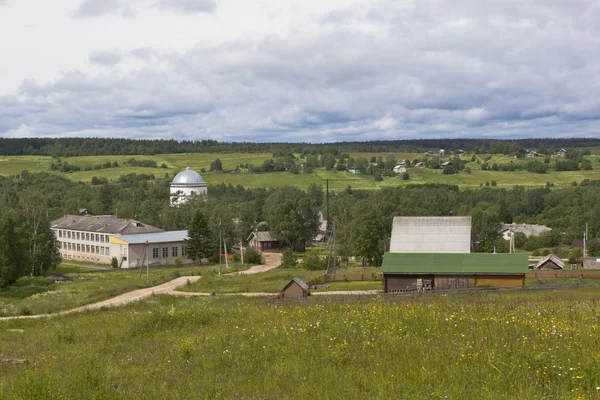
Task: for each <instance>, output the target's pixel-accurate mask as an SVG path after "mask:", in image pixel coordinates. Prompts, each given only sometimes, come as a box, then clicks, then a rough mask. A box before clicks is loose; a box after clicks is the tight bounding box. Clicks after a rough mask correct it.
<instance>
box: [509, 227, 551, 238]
mask: <svg viewBox="0 0 600 400" xmlns="http://www.w3.org/2000/svg"><path fill="white" fill-rule="evenodd" d="M550 230H551V229H550V228H548V227H547V226H544V225H537V224H502V228H500V233H504V232H506V231H512V232H514V233H517V232H521V233H524V234H525V236H527V237H529V236H531V235H533V236H539V235H540V234H541V233H542V232H546V231H550Z"/></svg>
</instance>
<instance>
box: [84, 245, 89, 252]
mask: <svg viewBox="0 0 600 400" xmlns="http://www.w3.org/2000/svg"><path fill="white" fill-rule="evenodd" d="M85 252H86V253H89V252H90V245H89V244H86V245H85Z"/></svg>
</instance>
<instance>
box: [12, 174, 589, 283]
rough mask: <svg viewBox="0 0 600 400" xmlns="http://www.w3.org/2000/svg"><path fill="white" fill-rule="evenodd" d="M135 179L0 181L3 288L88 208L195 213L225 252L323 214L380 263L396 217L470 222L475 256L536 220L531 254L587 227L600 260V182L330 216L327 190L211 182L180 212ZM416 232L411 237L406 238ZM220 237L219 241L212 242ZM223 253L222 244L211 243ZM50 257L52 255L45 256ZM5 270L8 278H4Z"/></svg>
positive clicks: (308, 228) (419, 188)
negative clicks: (51, 225)
mask: <svg viewBox="0 0 600 400" xmlns="http://www.w3.org/2000/svg"><path fill="white" fill-rule="evenodd" d="M142 178H143V179H136V175H135V174H130V175H127V178H123V179H119V180H118V181H116V182H103V183H101V184H99V185H96V186H90V185H88V184H84V183H81V182H73V181H71V180H68V179H65V178H62V177H60V176H56V175H53V174H49V173H35V174H34V173H30V174H25V175H21V177H20V178H2V177H0V276H1V279H2V280H1V281H0V286H1V285H2V284H3V283H4V284H6V283H7V282H12V281H14V276H15V275H14V274H11V273H8V272H6V271H8V270H10V268H8V267H7V266H9V265H14V264H15V263H16V262H17V260H19V262H18V263H17V264H18V266H19V267H18V270H19V271H20V272H19V273H21V274H28V273H31V274H39V273H43V272H45V271H46V270H47V269H49V268H50V267H51V266H52V265H54V263H55V262H56V258H55V254H54V253H51V252H50V253H48V251H49V250H48V249H49V247H48V241H49V240H51V238H50V239H49V236H48V235H49V230H48V228H47V224H48V222H49V221H51V220H52V219H55V218H58V217H60V216H62V215H64V214H77V213H78V212H79V210H80V209H83V208H86V209H88V210H89V211H90V212H92V213H93V214H116V215H118V216H119V217H122V218H134V219H137V220H140V221H143V222H146V223H148V224H151V225H154V226H157V227H160V228H163V229H166V230H179V229H188V228H189V223H190V221H192V220H193V219H194V216H195V214H196V212H197V211H198V210H201V211H202V212H203V214H204V215H205V216H206V218H207V220H208V223H209V226H210V228H211V231H212V232H218V225H219V222H220V223H221V228H222V231H223V235H224V237H225V238H226V241H227V242H228V245H229V246H232V245H233V244H238V243H239V242H240V240H243V241H246V240H247V238H248V236H249V235H250V233H251V232H252V231H254V230H257V229H258V230H270V231H271V232H272V233H273V234H274V235H275V236H277V237H278V238H279V239H280V241H282V242H283V243H285V244H289V245H292V244H295V243H298V242H300V241H302V240H310V239H312V238H313V237H314V236H315V234H316V233H317V227H318V224H319V219H318V213H319V211H322V212H323V214H324V215H325V216H327V215H329V220H330V223H332V222H333V221H335V227H336V244H337V253H338V255H339V256H340V257H341V258H342V259H344V258H347V257H350V256H356V257H358V258H362V259H365V260H366V261H367V262H368V263H369V264H372V265H380V263H381V259H382V255H383V253H384V252H385V251H386V249H387V246H388V245H389V238H390V235H391V230H392V219H393V217H394V216H397V215H407V216H419V215H431V216H436V215H438V216H443V215H450V214H451V213H452V214H453V215H470V216H472V218H473V230H474V239H475V241H476V243H477V245H476V251H480V252H491V251H493V250H494V247H495V248H496V250H497V251H507V249H508V244H507V243H506V242H505V241H504V240H502V239H501V237H500V235H499V233H498V230H499V228H500V226H501V224H502V223H511V222H517V223H537V224H542V225H546V226H548V227H550V228H552V231H551V233H548V234H544V235H543V237H539V238H537V237H533V238H530V239H528V240H526V241H523V240H520V243H519V244H518V246H524V247H526V248H527V249H528V250H534V249H536V248H540V247H545V248H553V247H559V246H561V245H568V244H570V243H571V242H572V240H573V239H581V238H582V236H583V232H584V229H585V225H586V223H588V227H589V237H590V239H591V240H590V246H589V248H590V251H591V255H600V241H598V238H600V181H597V180H585V182H581V183H580V184H579V185H577V186H573V187H570V188H566V189H553V188H551V187H550V186H547V187H545V188H536V189H525V188H523V187H519V186H516V187H514V188H512V189H511V190H505V189H497V188H483V189H477V190H460V189H459V188H458V186H453V185H439V184H430V185H408V186H404V187H386V188H382V189H381V190H376V191H374V190H353V189H352V188H351V187H348V188H346V189H345V190H343V191H340V192H331V193H330V196H329V209H327V195H326V193H325V191H324V188H323V187H321V186H318V185H314V184H313V185H311V186H310V187H309V188H308V189H307V190H305V191H303V190H301V189H299V188H296V187H282V188H277V189H262V188H252V189H246V188H244V187H242V186H232V185H225V184H216V185H209V187H208V197H207V199H206V200H205V201H204V200H200V199H198V200H196V201H191V202H189V203H188V204H185V205H184V206H182V207H177V208H173V207H170V206H169V196H170V192H169V183H170V179H167V178H154V179H153V180H147V179H149V177H148V176H146V175H143V176H142ZM406 234H407V235H410V234H411V233H410V232H406ZM215 240H216V239H215ZM215 248H218V246H215ZM44 254H48V257H46V258H44ZM3 271H4V272H3Z"/></svg>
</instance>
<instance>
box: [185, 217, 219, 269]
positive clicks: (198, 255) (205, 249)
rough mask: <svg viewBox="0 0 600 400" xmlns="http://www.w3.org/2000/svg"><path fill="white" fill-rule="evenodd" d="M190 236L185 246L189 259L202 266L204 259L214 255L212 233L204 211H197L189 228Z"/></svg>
mask: <svg viewBox="0 0 600 400" xmlns="http://www.w3.org/2000/svg"><path fill="white" fill-rule="evenodd" d="M188 236H189V239H186V240H185V245H186V249H187V255H188V257H189V258H191V259H192V260H194V261H195V262H199V263H200V264H202V259H203V258H208V257H210V256H211V255H213V253H214V247H213V237H212V232H211V231H210V228H209V226H208V221H207V220H206V217H205V216H204V213H202V211H200V210H197V211H196V213H195V215H194V218H193V220H192V223H191V224H190V226H189V227H188Z"/></svg>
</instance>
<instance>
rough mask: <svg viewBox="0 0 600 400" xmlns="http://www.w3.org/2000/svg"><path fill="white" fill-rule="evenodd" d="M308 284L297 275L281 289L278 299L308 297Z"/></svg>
mask: <svg viewBox="0 0 600 400" xmlns="http://www.w3.org/2000/svg"><path fill="white" fill-rule="evenodd" d="M308 289H309V288H308V285H307V284H306V282H304V281H303V280H302V279H300V278H298V277H297V276H296V277H294V278H293V279H292V280H291V281H290V283H288V284H287V285H285V287H284V288H283V289H282V290H281V293H280V294H279V296H277V297H278V298H279V299H288V300H289V299H303V298H306V297H308Z"/></svg>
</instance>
